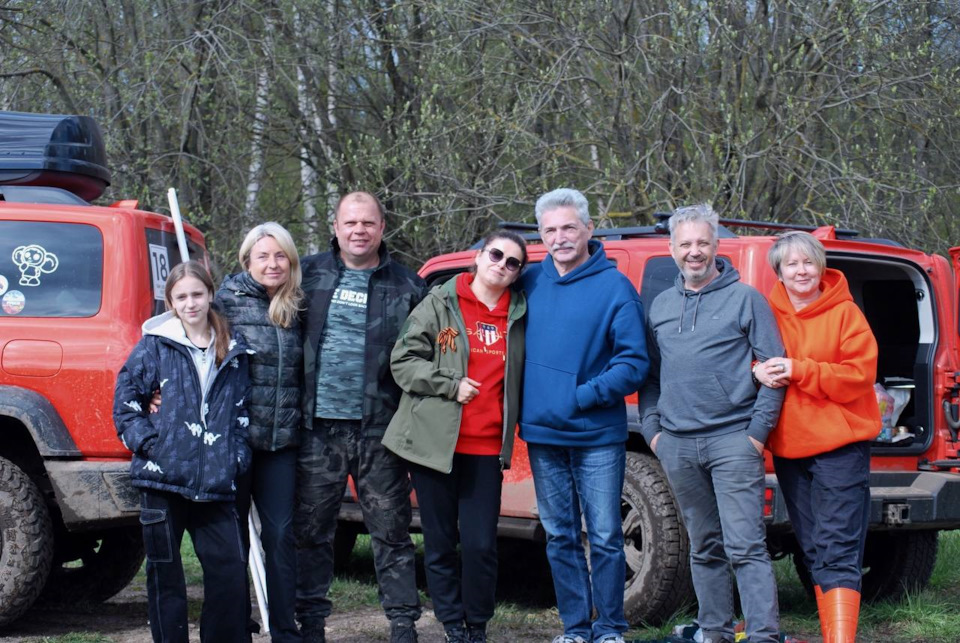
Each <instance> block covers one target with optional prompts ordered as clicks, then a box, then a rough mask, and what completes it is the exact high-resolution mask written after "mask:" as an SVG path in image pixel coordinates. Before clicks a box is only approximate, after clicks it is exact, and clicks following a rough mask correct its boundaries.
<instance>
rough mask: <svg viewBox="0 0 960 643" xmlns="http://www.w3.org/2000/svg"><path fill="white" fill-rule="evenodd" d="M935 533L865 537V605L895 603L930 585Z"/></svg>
mask: <svg viewBox="0 0 960 643" xmlns="http://www.w3.org/2000/svg"><path fill="white" fill-rule="evenodd" d="M937 537H938V532H936V531H929V530H927V531H901V532H896V531H877V532H873V533H871V534H869V535H868V536H867V547H866V550H865V551H864V555H863V567H864V574H863V589H862V591H861V593H862V594H863V597H864V599H866V600H867V601H871V602H874V601H887V600H898V599H899V598H901V597H902V596H903V595H904V594H906V593H908V592H910V593H913V592H919V591H920V590H922V589H923V588H924V587H926V586H927V583H928V582H930V575H931V574H932V573H933V568H934V566H935V565H936V564H937V550H938V545H939V541H938V538H937Z"/></svg>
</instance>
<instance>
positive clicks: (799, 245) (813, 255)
mask: <svg viewBox="0 0 960 643" xmlns="http://www.w3.org/2000/svg"><path fill="white" fill-rule="evenodd" d="M792 250H796V251H797V252H799V253H800V254H802V255H806V256H807V258H808V259H810V261H812V262H813V265H815V266H816V267H817V270H818V271H819V272H820V273H821V274H822V273H823V271H824V269H825V268H826V267H827V252H826V250H825V249H824V247H823V244H822V243H820V240H819V239H817V238H816V237H815V236H813V235H812V234H810V233H809V232H803V231H802V230H791V231H790V232H784V233H783V234H781V235H780V236H779V237H778V238H777V240H776V241H775V242H774V243H773V245H772V246H770V251H769V252H768V253H767V261H768V262H769V263H770V267H771V268H773V271H774V272H775V273H777V277H779V276H780V264H781V263H783V260H784V259H786V258H787V255H788V254H789V253H790V252H791V251H792Z"/></svg>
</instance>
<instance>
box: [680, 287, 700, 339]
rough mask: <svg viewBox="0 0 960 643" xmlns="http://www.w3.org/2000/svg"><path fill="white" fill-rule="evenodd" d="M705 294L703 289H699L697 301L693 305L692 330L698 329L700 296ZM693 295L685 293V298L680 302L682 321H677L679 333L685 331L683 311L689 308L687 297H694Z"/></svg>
mask: <svg viewBox="0 0 960 643" xmlns="http://www.w3.org/2000/svg"><path fill="white" fill-rule="evenodd" d="M701 295H703V292H702V291H697V303H696V304H694V306H693V323H692V324H691V325H690V332H691V333H692V332H693V331H695V330H697V313H698V312H700V296H701ZM692 296H693V295H692V294H690V295H688V294H687V293H684V294H683V299H681V303H680V321H679V322H678V323H677V333H678V334H680V333H683V313H684V312H685V311H686V309H687V297H692Z"/></svg>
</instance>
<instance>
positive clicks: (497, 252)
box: [483, 248, 523, 272]
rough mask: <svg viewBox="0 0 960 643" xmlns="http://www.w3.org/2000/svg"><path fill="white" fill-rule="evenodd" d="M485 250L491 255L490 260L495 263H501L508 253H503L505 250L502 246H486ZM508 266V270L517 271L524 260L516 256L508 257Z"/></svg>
mask: <svg viewBox="0 0 960 643" xmlns="http://www.w3.org/2000/svg"><path fill="white" fill-rule="evenodd" d="M483 250H484V252H486V253H487V254H488V255H489V256H490V261H492V262H493V263H500V262H501V261H503V258H504V257H506V255H505V254H503V250H501V249H500V248H484V249H483ZM506 266H507V270H509V271H510V272H516V271H518V270H520V268H522V267H523V262H521V261H520V260H519V259H517V258H516V257H507V263H506Z"/></svg>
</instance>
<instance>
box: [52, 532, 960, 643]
mask: <svg viewBox="0 0 960 643" xmlns="http://www.w3.org/2000/svg"><path fill="white" fill-rule="evenodd" d="M414 540H415V542H416V544H417V552H418V558H421V559H422V553H423V540H422V537H421V536H419V535H415V536H414ZM542 550H543V546H542V545H535V544H529V543H528V544H521V545H518V546H516V549H512V548H511V549H510V550H506V549H503V548H502V550H501V561H502V562H501V566H500V575H501V577H502V579H501V580H502V582H501V584H500V585H499V586H498V599H499V600H498V603H497V610H496V613H495V615H494V617H493V620H492V621H491V624H490V626H491V634H494V635H496V634H497V632H498V631H499V632H509V633H510V634H509V638H510V639H513V640H519V639H521V638H523V636H524V634H525V633H527V632H529V633H531V634H533V633H536V632H538V631H542V630H543V628H544V627H547V628H553V627H556V628H558V627H559V623H560V619H559V616H558V614H557V610H556V606H555V604H554V602H553V589H552V585H551V584H550V578H549V574H548V573H547V568H546V567H545V565H546V561H545V557H544V556H543V551H542ZM181 554H182V556H183V561H184V570H185V573H186V576H187V582H188V584H191V585H202V583H203V576H202V572H201V570H200V564H199V563H198V562H197V560H196V556H195V555H194V553H193V546H192V544H191V543H190V540H189V537H185V538H184V543H183V547H182V548H181ZM774 572H775V574H776V577H777V586H778V589H779V595H780V610H781V627H782V629H783V631H785V632H788V633H789V634H792V635H795V636H798V637H801V638H805V637H810V638H816V639H817V640H819V637H820V625H819V621H818V619H817V613H816V604H815V603H814V601H813V600H812V599H810V598H808V597H807V595H806V592H805V591H804V589H803V586H802V585H801V584H800V580H799V579H798V578H797V575H796V572H795V571H794V568H793V563H792V561H791V560H790V559H784V560H779V561H776V562H775V563H774ZM418 574H422V569H420V570H418ZM140 582H142V579H141V580H140ZM417 584H418V586H419V587H420V588H421V589H423V588H425V587H426V583H425V582H424V579H423V578H422V576H420V577H419V578H418V583H417ZM330 598H331V600H332V601H333V603H334V609H335V610H337V611H338V612H349V611H350V610H355V609H365V608H375V607H377V606H378V598H377V583H376V577H375V575H374V571H373V552H372V550H371V547H370V537H369V536H366V535H361V536H360V537H359V538H358V539H357V545H356V547H355V548H354V551H353V556H352V558H351V561H350V564H349V566H348V568H347V569H346V570H345V572H344V573H341V574H338V576H337V577H336V578H335V580H334V583H333V585H332V587H331V589H330ZM421 600H423V601H424V602H425V603H426V602H428V597H427V596H426V595H425V594H424V593H423V592H421ZM193 603H196V605H194V604H193ZM958 604H960V531H952V532H943V533H941V534H940V552H939V555H938V557H937V565H936V567H935V569H934V571H933V575H932V577H931V580H930V584H929V586H928V587H927V589H925V590H924V591H923V592H920V593H918V594H913V595H909V596H907V597H906V598H904V599H903V600H900V601H896V602H888V603H877V604H874V605H866V606H864V608H863V610H862V612H861V615H860V623H861V626H860V631H859V635H858V639H859V640H863V641H885V642H888V643H921V642H922V643H954V642H956V641H960V610H958V609H957V607H956V606H957V605H958ZM198 616H199V601H191V617H192V618H197V617H198ZM694 616H695V614H694V613H687V614H678V615H676V616H675V617H674V618H673V619H671V620H670V623H669V624H667V625H664V626H663V627H659V628H650V627H647V628H634V629H632V630H630V632H628V634H627V638H628V639H641V640H642V639H656V638H661V637H663V636H666V635H667V634H668V633H669V632H670V630H671V629H672V627H673V626H674V625H676V624H679V623H688V622H690V621H691V620H693V618H694ZM109 640H110V639H107V638H104V637H102V636H96V635H78V634H77V635H68V636H67V637H60V638H51V639H41V640H39V641H43V643H48V642H49V643H103V642H106V641H109Z"/></svg>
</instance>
